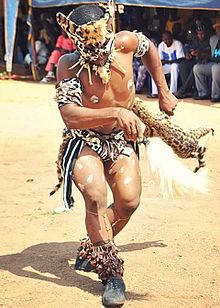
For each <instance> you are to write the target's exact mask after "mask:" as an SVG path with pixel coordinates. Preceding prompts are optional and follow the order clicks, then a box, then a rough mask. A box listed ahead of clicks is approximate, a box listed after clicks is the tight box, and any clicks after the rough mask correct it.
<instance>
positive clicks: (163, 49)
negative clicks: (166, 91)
mask: <svg viewBox="0 0 220 308" xmlns="http://www.w3.org/2000/svg"><path fill="white" fill-rule="evenodd" d="M158 53H159V56H160V59H161V62H162V64H163V70H164V74H165V75H168V74H170V91H171V92H172V93H175V92H176V91H177V85H178V76H179V63H180V62H181V61H182V60H183V59H184V57H185V55H184V51H183V44H182V43H181V42H180V41H177V40H175V39H173V37H172V34H171V32H169V31H164V32H163V34H162V42H161V43H160V44H159V45H158ZM156 95H157V88H156V87H155V83H154V81H153V80H152V96H153V97H156Z"/></svg>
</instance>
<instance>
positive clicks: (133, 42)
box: [115, 30, 138, 53]
mask: <svg viewBox="0 0 220 308" xmlns="http://www.w3.org/2000/svg"><path fill="white" fill-rule="evenodd" d="M137 44H138V39H137V36H136V35H135V33H134V32H131V31H127V30H123V31H120V32H118V33H116V35H115V46H116V49H118V48H122V52H125V53H126V52H130V51H134V50H136V47H137Z"/></svg>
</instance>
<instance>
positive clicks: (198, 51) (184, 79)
mask: <svg viewBox="0 0 220 308" xmlns="http://www.w3.org/2000/svg"><path fill="white" fill-rule="evenodd" d="M209 37H210V35H209V31H208V29H207V26H206V25H200V26H198V27H197V30H196V38H195V40H193V41H192V42H191V43H189V44H188V45H185V47H186V48H185V56H186V59H184V60H183V61H181V63H180V64H179V75H180V81H181V87H180V89H179V90H178V91H177V92H176V93H174V95H175V96H176V97H177V98H186V97H191V96H193V95H196V93H195V91H196V90H195V80H194V75H193V66H194V65H195V64H196V63H197V62H198V61H204V56H205V55H206V53H208V52H209V49H210V45H209ZM193 92H194V93H193Z"/></svg>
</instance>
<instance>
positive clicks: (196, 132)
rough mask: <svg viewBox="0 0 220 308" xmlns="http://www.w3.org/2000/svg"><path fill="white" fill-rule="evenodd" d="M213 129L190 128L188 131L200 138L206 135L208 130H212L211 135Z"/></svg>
mask: <svg viewBox="0 0 220 308" xmlns="http://www.w3.org/2000/svg"><path fill="white" fill-rule="evenodd" d="M214 131H215V130H214V129H213V128H206V127H199V128H197V129H190V133H192V134H193V135H194V136H195V137H196V138H197V139H200V138H201V137H203V136H205V135H207V134H208V133H209V132H212V135H214Z"/></svg>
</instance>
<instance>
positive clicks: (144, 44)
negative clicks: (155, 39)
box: [134, 31, 150, 58]
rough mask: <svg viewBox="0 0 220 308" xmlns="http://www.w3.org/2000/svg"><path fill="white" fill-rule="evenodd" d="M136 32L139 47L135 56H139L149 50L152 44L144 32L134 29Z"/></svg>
mask: <svg viewBox="0 0 220 308" xmlns="http://www.w3.org/2000/svg"><path fill="white" fill-rule="evenodd" d="M134 33H135V35H136V36H137V38H138V47H137V50H136V53H135V54H134V57H136V58H139V57H142V56H144V55H145V54H146V53H147V52H148V50H149V46H150V44H149V40H148V38H147V37H146V36H145V35H144V34H143V33H142V32H135V31H134Z"/></svg>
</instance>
